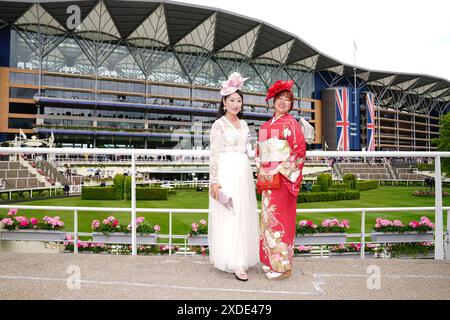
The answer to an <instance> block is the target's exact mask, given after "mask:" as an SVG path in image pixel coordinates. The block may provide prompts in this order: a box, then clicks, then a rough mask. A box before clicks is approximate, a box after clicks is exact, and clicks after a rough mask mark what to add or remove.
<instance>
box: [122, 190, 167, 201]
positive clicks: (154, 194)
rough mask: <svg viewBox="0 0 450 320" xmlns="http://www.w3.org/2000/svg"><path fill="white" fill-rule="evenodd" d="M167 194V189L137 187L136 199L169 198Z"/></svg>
mask: <svg viewBox="0 0 450 320" xmlns="http://www.w3.org/2000/svg"><path fill="white" fill-rule="evenodd" d="M167 194H168V192H167V189H161V188H136V200H167ZM130 199H131V194H130Z"/></svg>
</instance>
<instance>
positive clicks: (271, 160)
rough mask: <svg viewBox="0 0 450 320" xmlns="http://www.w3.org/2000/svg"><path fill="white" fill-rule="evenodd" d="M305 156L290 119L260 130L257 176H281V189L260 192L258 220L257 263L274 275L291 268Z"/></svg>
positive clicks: (271, 122)
mask: <svg viewBox="0 0 450 320" xmlns="http://www.w3.org/2000/svg"><path fill="white" fill-rule="evenodd" d="M305 156H306V143H305V138H304V137H303V134H302V130H301V127H300V124H299V123H298V121H297V120H296V119H295V118H294V117H293V116H291V115H289V114H285V115H283V116H281V117H279V118H275V116H274V117H273V118H272V119H270V120H269V121H267V122H266V123H264V124H263V125H262V126H261V128H260V130H259V138H258V146H257V149H256V163H257V165H258V168H259V169H258V173H259V174H265V175H274V174H276V173H278V172H279V173H280V174H281V187H280V189H278V190H265V191H262V203H261V205H262V208H261V217H260V224H261V228H260V229H261V234H260V251H259V254H260V259H261V262H262V263H263V264H265V265H266V266H269V267H270V268H271V270H272V271H275V272H280V273H285V272H287V271H289V270H291V268H292V257H293V254H294V238H295V225H296V209H297V195H298V192H299V190H300V185H301V182H302V179H303V175H302V169H303V165H304V161H305ZM258 192H260V191H258Z"/></svg>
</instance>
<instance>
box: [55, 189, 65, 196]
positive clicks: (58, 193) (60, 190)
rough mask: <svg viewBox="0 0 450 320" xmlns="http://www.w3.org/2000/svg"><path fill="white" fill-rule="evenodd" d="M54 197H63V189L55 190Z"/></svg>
mask: <svg viewBox="0 0 450 320" xmlns="http://www.w3.org/2000/svg"><path fill="white" fill-rule="evenodd" d="M56 195H57V196H63V195H64V190H63V189H57V190H56Z"/></svg>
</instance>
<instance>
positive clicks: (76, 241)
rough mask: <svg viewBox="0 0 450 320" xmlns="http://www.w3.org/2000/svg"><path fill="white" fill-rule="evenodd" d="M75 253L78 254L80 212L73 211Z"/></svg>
mask: <svg viewBox="0 0 450 320" xmlns="http://www.w3.org/2000/svg"><path fill="white" fill-rule="evenodd" d="M73 253H78V210H77V209H75V210H73Z"/></svg>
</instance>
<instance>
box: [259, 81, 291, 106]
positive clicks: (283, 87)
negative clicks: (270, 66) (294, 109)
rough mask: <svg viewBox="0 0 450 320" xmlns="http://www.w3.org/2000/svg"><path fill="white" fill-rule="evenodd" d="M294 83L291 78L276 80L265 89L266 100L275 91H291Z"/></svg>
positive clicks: (272, 96) (273, 94) (270, 97)
mask: <svg viewBox="0 0 450 320" xmlns="http://www.w3.org/2000/svg"><path fill="white" fill-rule="evenodd" d="M293 85H294V81H292V80H287V81H283V80H278V81H277V82H275V83H274V84H273V85H271V86H270V88H269V90H267V96H266V101H269V100H270V99H272V98H274V97H275V96H276V95H277V93H279V92H282V91H291V90H292V86H293Z"/></svg>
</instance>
